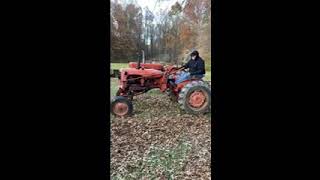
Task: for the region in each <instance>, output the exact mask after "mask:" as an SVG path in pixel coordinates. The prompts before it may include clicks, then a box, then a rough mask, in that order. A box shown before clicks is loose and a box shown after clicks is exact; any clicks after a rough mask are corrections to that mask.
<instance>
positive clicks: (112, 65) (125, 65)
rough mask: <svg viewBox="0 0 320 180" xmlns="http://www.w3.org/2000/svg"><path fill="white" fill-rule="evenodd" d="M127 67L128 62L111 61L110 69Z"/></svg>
mask: <svg viewBox="0 0 320 180" xmlns="http://www.w3.org/2000/svg"><path fill="white" fill-rule="evenodd" d="M127 67H129V64H128V63H111V69H121V68H127Z"/></svg>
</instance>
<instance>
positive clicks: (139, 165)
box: [111, 91, 211, 180]
mask: <svg viewBox="0 0 320 180" xmlns="http://www.w3.org/2000/svg"><path fill="white" fill-rule="evenodd" d="M133 105H134V116H133V117H130V118H115V117H113V116H112V122H111V128H112V131H111V134H112V135H111V138H112V140H111V141H112V142H111V176H112V179H190V180H191V179H192V180H194V179H211V178H210V177H211V169H210V164H211V118H210V114H208V115H202V116H193V115H190V114H185V113H184V112H182V111H180V109H179V107H178V105H177V104H176V103H173V102H171V101H170V100H169V98H168V97H167V95H166V94H161V93H159V92H157V91H153V92H148V93H147V94H143V95H140V96H137V97H135V98H134V100H133Z"/></svg>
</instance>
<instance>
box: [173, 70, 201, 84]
mask: <svg viewBox="0 0 320 180" xmlns="http://www.w3.org/2000/svg"><path fill="white" fill-rule="evenodd" d="M203 77H204V75H203V74H200V75H192V76H191V75H190V73H189V72H184V71H182V72H181V74H180V75H178V77H177V79H176V81H175V83H176V84H179V83H181V82H183V81H185V80H188V79H191V78H197V79H201V78H203Z"/></svg>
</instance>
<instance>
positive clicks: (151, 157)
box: [113, 141, 192, 180]
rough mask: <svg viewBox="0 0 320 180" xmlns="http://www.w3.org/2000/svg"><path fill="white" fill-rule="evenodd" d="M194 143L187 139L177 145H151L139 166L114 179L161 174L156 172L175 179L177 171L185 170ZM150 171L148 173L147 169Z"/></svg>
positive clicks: (151, 176)
mask: <svg viewBox="0 0 320 180" xmlns="http://www.w3.org/2000/svg"><path fill="white" fill-rule="evenodd" d="M191 147H192V145H191V144H190V143H188V142H187V141H180V142H179V143H178V145H177V146H176V147H172V148H162V147H151V149H150V152H149V153H148V155H147V157H146V160H145V161H143V160H140V161H139V163H138V166H136V167H133V168H130V169H129V172H130V174H127V175H125V176H124V177H121V175H120V174H119V175H117V176H116V177H114V178H113V179H132V178H133V179H141V178H142V177H143V176H144V177H146V176H147V178H148V179H156V178H157V177H159V174H157V173H156V172H157V171H158V172H159V171H162V172H164V174H163V175H164V176H165V177H166V179H168V180H173V179H174V176H175V175H176V173H177V172H181V171H183V170H182V168H183V165H185V163H186V162H185V161H186V159H187V156H188V154H189V152H190V150H191ZM146 170H147V171H148V172H149V173H146V172H145V171H146Z"/></svg>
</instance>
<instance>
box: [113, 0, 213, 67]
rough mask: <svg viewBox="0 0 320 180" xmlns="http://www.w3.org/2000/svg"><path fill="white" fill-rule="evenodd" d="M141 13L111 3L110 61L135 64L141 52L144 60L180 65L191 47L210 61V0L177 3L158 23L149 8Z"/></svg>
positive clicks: (162, 12)
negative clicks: (143, 53)
mask: <svg viewBox="0 0 320 180" xmlns="http://www.w3.org/2000/svg"><path fill="white" fill-rule="evenodd" d="M158 3H161V0H159V2H158ZM144 12H145V13H143V9H142V8H141V7H139V6H137V5H136V4H133V3H129V4H121V3H119V2H117V1H112V2H111V16H110V18H111V23H110V24H111V62H128V61H136V60H137V59H138V58H141V54H142V53H141V50H142V49H143V50H144V51H145V57H146V60H162V61H163V60H166V61H169V62H172V63H180V62H181V61H183V60H184V59H185V58H186V57H187V53H189V51H190V50H192V49H193V48H195V49H197V50H198V51H199V52H200V55H201V56H202V57H203V59H204V60H205V61H207V63H209V62H211V58H210V57H211V1H210V0H184V1H182V2H181V3H179V2H176V3H175V4H174V5H172V6H171V7H170V8H169V11H161V12H160V16H158V17H157V18H160V20H158V21H155V18H156V17H155V15H154V14H153V13H152V12H151V10H149V9H148V8H146V9H144Z"/></svg>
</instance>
